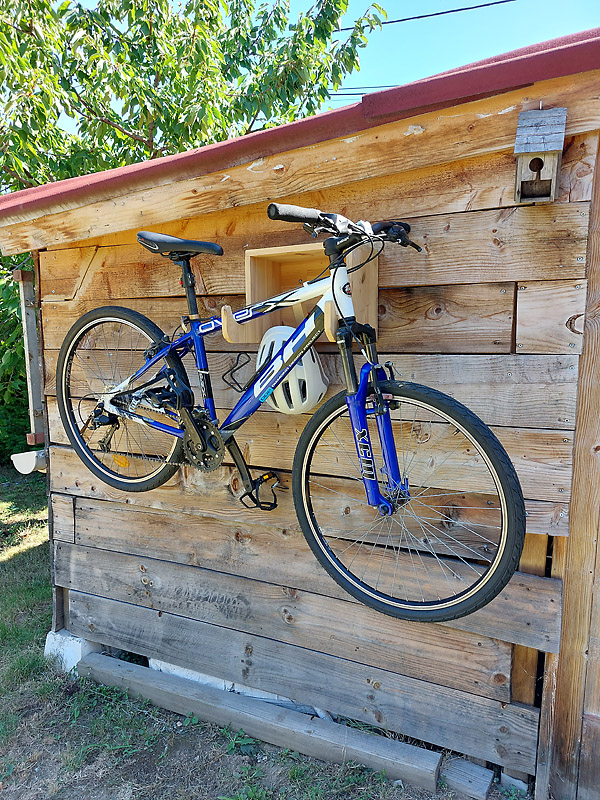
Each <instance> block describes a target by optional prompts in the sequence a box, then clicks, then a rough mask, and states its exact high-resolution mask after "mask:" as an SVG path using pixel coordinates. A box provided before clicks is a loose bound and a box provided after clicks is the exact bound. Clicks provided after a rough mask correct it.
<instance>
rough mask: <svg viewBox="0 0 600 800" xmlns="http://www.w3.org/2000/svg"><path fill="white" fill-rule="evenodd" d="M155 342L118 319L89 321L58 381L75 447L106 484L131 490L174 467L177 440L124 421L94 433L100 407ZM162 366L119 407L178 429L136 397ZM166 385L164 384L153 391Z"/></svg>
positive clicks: (136, 384) (138, 383)
mask: <svg viewBox="0 0 600 800" xmlns="http://www.w3.org/2000/svg"><path fill="white" fill-rule="evenodd" d="M154 341H155V339H154V337H153V336H152V335H151V334H150V333H149V332H148V331H145V330H143V328H142V327H141V326H140V325H139V324H136V322H135V321H132V320H126V319H120V318H119V317H117V316H114V317H110V316H108V317H105V318H100V319H95V320H91V321H90V322H88V323H87V324H86V325H84V326H83V327H82V329H81V330H80V331H78V332H77V335H76V336H75V338H74V339H73V341H72V342H71V343H70V346H69V349H68V351H67V353H66V357H65V361H64V369H63V372H62V375H61V376H57V378H58V379H59V380H61V381H62V387H61V390H62V396H63V398H64V410H65V416H66V420H65V422H66V425H67V428H68V432H69V433H70V439H71V442H72V444H73V445H74V446H75V447H76V448H77V449H78V450H79V452H80V455H82V456H83V457H84V458H86V459H89V460H90V461H91V462H92V464H91V466H92V467H94V468H95V469H94V471H96V473H97V474H99V475H100V477H105V478H106V479H107V481H108V482H110V480H111V479H113V480H114V479H116V480H119V481H121V482H123V483H125V484H130V485H132V486H134V485H136V484H143V483H146V482H148V481H149V480H150V479H152V478H153V477H154V476H157V475H158V474H159V473H160V472H161V471H163V470H164V469H165V466H166V465H167V464H169V463H170V462H172V461H174V460H175V458H176V455H177V453H178V452H179V451H180V449H181V444H180V440H179V439H178V438H176V437H174V436H171V435H170V434H167V433H163V432H162V431H159V430H156V429H155V428H152V427H150V426H149V425H146V424H143V423H141V422H138V421H135V420H131V419H126V418H124V417H122V416H119V417H118V420H117V426H116V428H115V429H114V430H112V426H111V425H108V424H107V425H101V426H100V427H97V428H94V424H93V422H94V416H93V415H94V412H95V410H96V409H98V406H99V403H101V402H102V401H104V400H106V398H107V396H108V395H109V394H110V392H111V391H112V390H114V388H115V387H116V386H118V385H119V384H121V383H122V382H123V381H125V380H126V379H127V378H128V377H129V376H131V375H133V374H135V373H136V372H137V370H138V369H140V368H141V367H142V366H143V365H144V364H145V362H146V358H145V356H144V353H145V351H146V350H147V349H148V347H149V346H150V345H152V344H154ZM164 365H165V361H160V362H158V363H157V364H156V366H155V367H154V368H153V369H152V370H151V371H149V372H148V373H146V374H145V375H143V376H142V377H141V378H140V379H138V380H137V381H135V382H133V383H132V384H131V385H130V386H129V387H128V388H127V392H128V394H127V395H126V396H123V397H122V398H121V399H119V401H118V402H119V404H120V405H121V407H122V408H123V409H124V410H125V411H128V412H133V413H138V414H143V415H144V416H145V417H148V418H150V419H152V420H157V421H160V422H163V423H165V424H169V425H171V426H173V427H179V423H178V420H176V419H174V418H170V417H169V416H168V415H166V414H165V412H164V411H160V410H158V409H156V408H154V407H153V406H152V405H151V404H150V403H149V402H148V401H147V400H144V399H140V400H138V398H136V396H135V392H136V389H139V387H140V386H141V385H142V384H144V383H146V382H148V381H149V380H150V379H151V378H152V377H154V376H155V375H156V374H157V373H158V372H159V371H160V369H161V368H162V367H163V366H164ZM167 385H168V384H167V382H166V381H165V380H162V381H161V382H159V383H157V384H156V385H155V386H153V387H152V388H156V387H161V386H162V387H163V388H165V387H167ZM138 397H139V396H138Z"/></svg>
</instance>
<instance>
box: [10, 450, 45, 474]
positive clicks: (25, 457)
mask: <svg viewBox="0 0 600 800" xmlns="http://www.w3.org/2000/svg"><path fill="white" fill-rule="evenodd" d="M10 459H11V461H12V462H13V465H14V467H15V469H17V470H18V471H19V472H20V473H21V474H22V475H29V474H30V473H32V472H36V471H37V472H45V471H46V451H45V450H29V451H27V452H26V453H13V454H12V456H11V457H10Z"/></svg>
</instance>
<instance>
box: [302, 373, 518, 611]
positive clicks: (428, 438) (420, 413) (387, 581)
mask: <svg viewBox="0 0 600 800" xmlns="http://www.w3.org/2000/svg"><path fill="white" fill-rule="evenodd" d="M381 388H382V391H383V392H384V397H385V398H386V402H387V404H388V406H389V407H390V414H391V418H392V430H393V436H394V444H395V449H396V452H397V456H398V465H399V469H400V478H401V480H400V482H396V483H395V484H394V483H393V481H392V480H391V478H390V477H388V475H387V474H386V465H385V463H384V459H383V455H382V448H381V443H380V438H379V433H378V427H377V422H376V420H377V417H376V416H375V415H369V416H368V420H369V431H370V436H371V443H372V449H373V459H374V462H375V467H376V472H377V479H378V482H379V486H380V491H381V493H382V495H383V496H384V497H385V498H386V499H387V500H389V502H390V503H391V504H392V506H393V509H394V511H393V513H392V514H391V515H389V516H383V515H382V514H381V513H380V511H379V509H377V508H373V507H372V506H369V505H368V504H367V498H366V494H365V489H364V484H363V481H362V475H361V468H360V464H359V461H358V457H357V453H356V445H355V442H354V436H353V433H352V424H351V421H350V416H349V413H348V408H347V405H346V401H345V393H344V392H341V393H340V394H338V395H336V396H335V397H332V398H331V399H330V400H329V401H328V402H327V403H325V404H324V405H323V406H322V407H321V408H320V409H319V410H318V411H317V413H316V414H315V415H314V416H313V417H312V418H311V420H310V422H309V423H308V425H307V426H306V428H305V430H304V432H303V434H302V436H301V438H300V441H299V442H298V448H297V451H296V455H295V459H294V468H293V492H294V503H295V506H296V513H297V515H298V519H299V522H300V525H301V527H302V530H303V532H304V535H305V537H306V539H307V541H308V544H309V545H310V547H311V549H312V551H313V553H314V554H315V556H316V557H317V559H318V560H319V562H320V563H321V564H322V566H323V567H324V568H325V569H326V570H327V572H328V573H329V574H330V575H331V576H332V578H334V580H335V581H336V582H337V583H338V584H339V585H340V586H342V587H343V588H344V589H345V590H346V591H347V592H349V593H350V594H351V595H352V596H354V597H355V598H357V599H358V600H360V601H361V602H362V603H365V604H366V605H368V606H370V607H372V608H375V609H376V610H378V611H381V612H383V613H385V614H390V615H391V616H394V617H399V618H403V619H409V620H417V621H425V622H441V621H446V620H451V619H456V618H457V617H462V616H465V615H467V614H471V613H472V612H473V611H476V610H477V609H479V608H481V607H482V606H484V605H485V604H486V603H488V602H489V601H490V600H492V599H493V598H494V597H495V596H496V595H497V594H498V593H499V592H500V591H501V590H502V589H503V588H504V586H505V585H506V583H507V582H508V580H509V579H510V577H511V575H512V574H513V572H514V571H515V569H516V567H517V564H518V562H519V557H520V554H521V551H522V548H523V541H524V536H525V509H524V503H523V495H522V492H521V488H520V485H519V481H518V479H517V476H516V473H515V470H514V467H513V465H512V463H511V461H510V459H509V457H508V455H507V454H506V452H505V451H504V449H503V447H502V445H501V444H500V442H499V441H498V439H497V438H496V437H495V436H494V434H493V433H492V431H491V430H490V429H489V428H488V427H487V426H486V425H485V424H484V423H483V422H482V421H481V420H480V419H479V418H478V417H477V416H475V414H473V413H472V412H471V411H469V409H467V408H466V407H465V406H463V405H462V404H460V403H458V402H457V401H456V400H454V399H452V398H451V397H448V396H447V395H444V394H442V393H441V392H437V391H435V390H434V389H429V388H427V387H424V386H418V385H416V384H402V383H398V382H391V381H390V382H386V383H384V384H382V386H381ZM367 406H368V407H373V402H372V399H371V400H368V401H367Z"/></svg>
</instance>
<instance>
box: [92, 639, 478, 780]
mask: <svg viewBox="0 0 600 800" xmlns="http://www.w3.org/2000/svg"><path fill="white" fill-rule="evenodd" d="M77 670H78V672H79V674H80V675H82V676H84V677H87V678H92V680H95V681H97V682H98V683H104V684H106V685H108V686H119V687H120V688H122V689H126V690H127V691H128V692H129V693H130V694H131V695H132V696H135V697H137V696H141V697H144V698H145V699H147V700H149V701H150V702H151V703H152V704H153V705H155V706H159V707H160V708H167V709H168V710H169V711H174V712H175V713H177V714H182V715H185V716H187V715H188V714H195V715H196V716H197V717H198V718H199V719H202V720H205V721H206V722H212V723H214V724H217V725H230V726H231V727H232V729H233V730H239V729H240V728H241V729H243V730H244V732H245V733H247V734H249V735H250V736H254V737H256V738H257V739H261V740H262V741H265V742H270V743H271V744H276V745H277V746H278V747H287V748H289V749H291V750H296V751H298V752H300V753H304V754H305V755H308V756H312V757H313V758H318V759H321V760H324V761H333V762H335V763H344V762H345V761H347V760H351V761H358V762H359V763H361V764H364V765H365V766H366V767H369V768H370V769H373V770H375V771H377V772H380V771H385V774H386V776H387V777H388V778H391V779H392V780H393V779H398V780H403V781H406V782H407V783H411V784H413V785H415V786H422V787H423V788H425V789H430V790H431V791H433V792H435V790H436V788H437V778H438V773H439V768H440V762H441V756H440V754H439V753H434V752H432V751H431V750H425V749H424V748H422V747H415V746H414V745H410V744H406V743H405V742H399V741H396V740H393V739H388V738H386V737H383V736H377V735H375V734H369V733H364V732H363V731H359V730H357V729H355V728H350V727H346V726H341V725H337V724H336V723H335V722H330V721H329V720H323V719H319V718H318V717H316V716H314V717H310V716H308V715H307V714H301V713H300V712H299V711H293V710H289V709H285V708H281V707H280V706H276V705H272V704H270V703H266V702H265V701H264V700H256V699H254V698H252V697H245V696H244V695H240V694H234V693H232V692H225V691H224V690H223V689H215V688H213V687H212V686H206V685H203V684H200V683H197V682H196V681H191V680H187V679H186V678H180V677H178V676H176V675H167V674H166V673H164V672H158V671H156V670H152V669H148V668H147V667H140V666H138V665H137V664H127V663H125V662H124V661H118V660H117V659H115V658H110V657H109V656H103V655H100V654H99V653H90V654H89V655H87V656H85V658H83V659H82V660H81V661H80V662H79V664H78V665H77ZM463 785H464V783H463Z"/></svg>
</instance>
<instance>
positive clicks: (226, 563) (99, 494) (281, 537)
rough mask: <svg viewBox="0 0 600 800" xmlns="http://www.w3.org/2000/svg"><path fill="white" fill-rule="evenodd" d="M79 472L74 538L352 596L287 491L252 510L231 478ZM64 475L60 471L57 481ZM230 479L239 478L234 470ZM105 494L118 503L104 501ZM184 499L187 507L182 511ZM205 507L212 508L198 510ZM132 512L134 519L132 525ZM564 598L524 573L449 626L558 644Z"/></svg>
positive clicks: (539, 645)
mask: <svg viewBox="0 0 600 800" xmlns="http://www.w3.org/2000/svg"><path fill="white" fill-rule="evenodd" d="M66 452H68V451H66ZM58 461H59V458H57V462H58ZM60 462H61V463H60V464H58V463H57V469H59V470H60V469H61V467H62V466H66V464H65V460H63V459H62V458H60ZM223 472H226V471H225V470H223ZM75 474H76V477H73V478H70V479H68V480H64V481H63V482H64V483H69V484H70V486H71V487H72V491H73V493H74V494H78V495H79V498H80V499H78V500H77V501H76V503H77V511H76V518H77V533H76V543H77V544H80V545H87V546H98V547H102V548H104V549H108V550H113V551H116V552H122V553H130V554H132V555H136V556H139V557H143V558H148V557H150V558H158V559H161V560H164V561H172V562H175V563H179V564H191V565H195V566H202V567H205V568H206V569H213V570H217V571H220V572H226V573H228V574H232V575H243V576H245V577H247V578H251V579H255V580H263V579H264V577H265V575H266V574H268V576H269V579H270V580H271V581H273V582H276V583H280V584H283V585H286V586H293V587H294V588H297V589H301V590H306V591H311V592H317V593H319V594H322V595H326V596H328V597H336V598H340V599H344V600H349V599H350V598H349V596H348V595H347V594H346V593H345V592H344V591H343V590H342V589H341V588H340V587H339V586H338V585H337V584H336V583H334V581H333V580H332V579H331V578H330V577H329V576H328V575H327V573H326V572H325V571H324V570H322V569H321V568H320V567H319V566H318V565H317V563H316V562H315V559H314V556H313V555H312V553H311V552H310V550H309V548H308V545H307V544H306V541H305V540H304V537H303V536H302V535H301V532H300V529H299V525H298V523H297V521H296V519H295V515H294V511H293V508H292V505H291V500H290V498H289V495H288V493H285V494H284V493H281V495H280V505H279V507H278V509H277V510H276V511H275V512H256V514H254V515H252V514H251V513H248V512H243V511H242V510H241V509H240V506H239V503H238V501H237V500H236V499H235V496H234V495H233V494H232V492H231V490H230V486H228V485H227V484H226V485H225V486H223V487H222V488H221V490H220V491H213V492H211V493H209V494H207V495H204V494H203V493H201V492H200V493H199V492H198V490H199V487H198V486H196V487H194V486H191V485H190V486H189V487H188V488H185V487H183V486H182V487H181V490H180V491H178V490H177V487H176V486H173V485H166V486H164V487H161V489H158V490H155V491H154V492H152V493H149V494H147V495H145V496H140V495H126V496H124V495H123V494H122V493H120V492H117V491H113V490H111V489H109V487H106V486H102V485H101V484H98V483H96V481H95V479H94V478H90V477H89V476H88V477H87V479H86V477H85V476H84V474H83V472H82V471H78V472H76V473H75ZM67 477H68V476H67V475H66V474H65V472H59V473H58V474H57V476H56V480H57V481H60V480H62V479H65V478H67ZM231 480H232V482H234V481H238V479H237V477H236V476H233V478H232V479H231ZM76 484H77V485H76ZM237 492H238V493H239V487H238V489H237ZM88 498H89V499H88ZM96 498H98V499H96ZM105 499H109V500H113V501H119V502H109V503H107V502H105ZM124 501H126V502H124ZM141 503H146V504H152V505H154V508H147V507H144V506H143V505H140V504H141ZM182 505H183V507H184V509H185V510H184V511H182V510H180V509H181V507H182ZM202 506H206V507H207V508H208V509H209V510H208V511H206V512H204V511H201V507H202ZM132 512H133V513H134V515H135V520H136V525H135V526H134V527H133V528H132V526H131V518H132V517H131V515H132ZM282 553H285V559H282V558H281V554H282ZM560 605H561V603H560V582H559V581H553V580H549V579H544V578H537V577H536V576H527V575H524V574H519V575H517V576H515V577H514V578H513V579H512V581H511V582H510V583H509V584H508V586H507V587H506V588H505V589H504V590H503V592H502V593H501V595H500V596H499V597H498V598H496V599H495V600H493V601H492V603H490V604H489V605H488V606H486V607H485V608H483V609H481V610H479V611H477V612H476V613H475V614H472V615H470V616H469V617H465V618H463V619H459V620H454V621H453V622H451V623H446V625H447V626H448V627H452V628H457V629H460V630H469V631H472V632H474V633H479V634H481V635H484V636H489V637H492V638H496V639H500V640H502V641H509V642H518V643H520V644H523V645H525V646H527V647H534V648H536V649H538V650H544V651H547V650H553V649H556V648H557V644H558V637H559V636H560ZM532 619H535V621H536V624H535V625H532V624H531V621H532Z"/></svg>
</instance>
